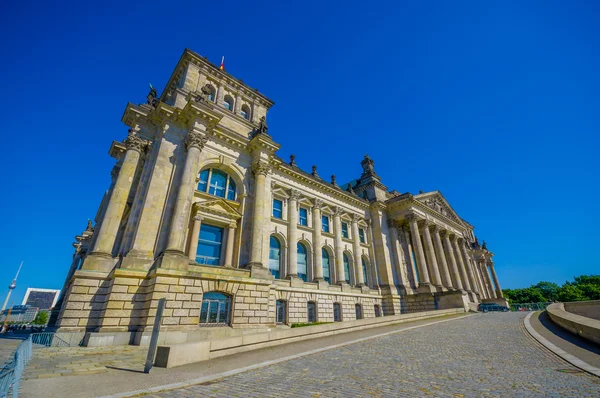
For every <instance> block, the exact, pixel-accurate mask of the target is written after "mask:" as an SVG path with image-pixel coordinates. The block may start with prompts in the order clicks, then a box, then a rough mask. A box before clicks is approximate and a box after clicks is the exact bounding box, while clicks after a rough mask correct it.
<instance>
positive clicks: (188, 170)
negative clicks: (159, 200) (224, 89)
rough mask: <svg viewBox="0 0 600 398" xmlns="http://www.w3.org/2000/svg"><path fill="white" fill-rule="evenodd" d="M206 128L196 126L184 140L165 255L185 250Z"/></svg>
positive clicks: (199, 125) (206, 139) (206, 138)
mask: <svg viewBox="0 0 600 398" xmlns="http://www.w3.org/2000/svg"><path fill="white" fill-rule="evenodd" d="M205 131H206V126H204V125H201V124H198V125H196V126H195V128H194V129H193V130H191V131H190V132H189V133H188V134H187V136H186V138H185V146H186V149H187V156H186V157H185V164H184V166H183V173H182V175H181V181H180V183H179V188H178V189H177V199H176V200H175V206H174V208H173V217H172V218H171V228H170V229H169V237H168V239H167V248H166V250H165V252H166V253H169V252H170V253H177V254H179V253H181V254H183V251H184V249H185V235H186V234H185V231H186V230H187V227H188V224H189V223H188V221H189V219H190V213H191V211H192V201H193V199H194V191H195V190H196V177H197V175H198V171H199V170H198V168H199V163H200V152H201V151H202V148H204V144H205V143H206V141H208V137H206V136H205Z"/></svg>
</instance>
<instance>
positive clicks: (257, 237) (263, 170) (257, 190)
mask: <svg viewBox="0 0 600 398" xmlns="http://www.w3.org/2000/svg"><path fill="white" fill-rule="evenodd" d="M252 171H254V178H255V181H254V209H253V210H254V211H253V214H252V216H253V220H252V249H251V254H250V264H248V265H249V266H250V267H253V266H255V267H264V266H263V263H262V245H263V240H264V229H263V226H264V222H265V220H264V218H265V190H266V189H267V188H266V180H267V174H268V173H269V172H270V171H271V166H270V165H269V164H267V163H262V162H257V163H254V164H253V165H252Z"/></svg>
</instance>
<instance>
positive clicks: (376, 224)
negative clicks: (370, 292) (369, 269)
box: [371, 202, 394, 286]
mask: <svg viewBox="0 0 600 398" xmlns="http://www.w3.org/2000/svg"><path fill="white" fill-rule="evenodd" d="M384 209H385V207H384V205H383V204H381V203H379V202H375V203H373V204H371V222H372V228H373V233H372V244H373V246H374V249H375V257H376V259H377V273H378V274H379V280H380V282H381V286H394V276H393V273H392V267H391V261H390V257H389V251H388V247H387V245H386V242H385V240H384V234H383V230H382V229H383V222H384V216H385V214H384V212H383V210H384ZM386 226H387V225H386Z"/></svg>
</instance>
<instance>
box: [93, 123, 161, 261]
mask: <svg viewBox="0 0 600 398" xmlns="http://www.w3.org/2000/svg"><path fill="white" fill-rule="evenodd" d="M123 143H124V144H125V146H126V148H127V150H126V152H125V158H124V159H123V163H122V165H121V168H120V170H119V175H118V176H117V180H116V182H115V185H114V187H113V189H112V192H111V195H110V199H109V202H108V206H107V208H106V211H105V213H104V217H103V218H102V221H101V222H100V223H99V224H100V225H99V227H96V230H97V232H95V233H96V236H95V239H94V246H93V247H92V250H91V252H90V253H89V254H88V256H87V257H86V259H85V261H84V263H83V265H82V269H84V270H90V271H104V272H108V271H110V270H111V269H112V268H113V266H114V260H113V258H112V252H113V248H114V245H115V239H116V237H117V233H118V231H119V227H120V225H121V221H122V220H123V213H124V212H125V207H126V205H127V198H128V197H129V194H130V192H131V186H132V184H133V179H134V176H135V172H136V170H137V168H138V164H139V161H140V157H141V154H142V152H144V151H146V150H147V148H148V146H149V142H148V141H145V140H143V139H141V138H140V137H138V136H137V134H136V133H135V132H134V131H133V130H129V135H128V136H127V139H125V141H124V142H123Z"/></svg>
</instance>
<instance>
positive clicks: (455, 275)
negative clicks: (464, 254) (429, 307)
mask: <svg viewBox="0 0 600 398" xmlns="http://www.w3.org/2000/svg"><path fill="white" fill-rule="evenodd" d="M444 249H446V255H447V256H448V260H449V261H450V272H451V275H452V280H453V281H454V287H455V288H457V289H459V290H462V289H463V284H462V279H461V277H460V273H459V272H458V264H457V263H456V257H455V256H454V249H453V248H452V242H451V241H450V234H449V233H448V231H445V232H444Z"/></svg>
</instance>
